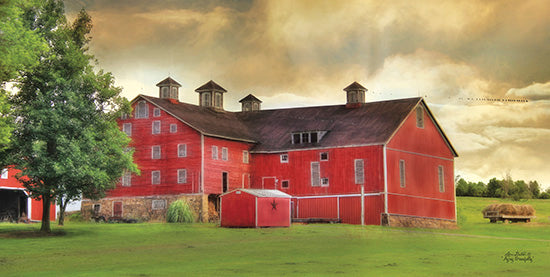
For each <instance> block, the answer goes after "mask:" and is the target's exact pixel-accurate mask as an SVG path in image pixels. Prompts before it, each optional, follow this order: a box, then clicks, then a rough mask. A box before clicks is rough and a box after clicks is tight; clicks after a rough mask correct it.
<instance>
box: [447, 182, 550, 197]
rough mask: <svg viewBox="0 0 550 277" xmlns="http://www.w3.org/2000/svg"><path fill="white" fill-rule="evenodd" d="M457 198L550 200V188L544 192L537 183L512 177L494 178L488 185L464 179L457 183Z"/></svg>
mask: <svg viewBox="0 0 550 277" xmlns="http://www.w3.org/2000/svg"><path fill="white" fill-rule="evenodd" d="M456 196H474V197H496V198H511V199H513V200H516V201H517V200H520V199H550V188H548V189H546V191H542V189H541V187H540V185H539V183H538V182H537V181H529V182H525V181H524V180H517V181H514V180H512V178H511V177H510V176H507V177H505V178H503V179H501V180H498V179H497V178H493V179H491V180H489V182H488V183H487V184H485V183H483V182H477V183H475V182H468V181H466V180H464V179H463V178H460V179H459V180H458V181H456Z"/></svg>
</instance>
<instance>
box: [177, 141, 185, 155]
mask: <svg viewBox="0 0 550 277" xmlns="http://www.w3.org/2000/svg"><path fill="white" fill-rule="evenodd" d="M185 157H187V144H185V143H181V144H178V158H185Z"/></svg>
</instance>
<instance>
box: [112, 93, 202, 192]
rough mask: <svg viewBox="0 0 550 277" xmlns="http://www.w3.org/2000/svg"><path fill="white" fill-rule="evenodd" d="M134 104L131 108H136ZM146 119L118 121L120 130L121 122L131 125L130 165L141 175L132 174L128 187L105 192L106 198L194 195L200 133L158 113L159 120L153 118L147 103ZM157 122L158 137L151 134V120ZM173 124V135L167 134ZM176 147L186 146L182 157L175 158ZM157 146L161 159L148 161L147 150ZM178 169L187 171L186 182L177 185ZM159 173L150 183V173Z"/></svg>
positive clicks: (133, 118) (196, 181) (199, 158)
mask: <svg viewBox="0 0 550 277" xmlns="http://www.w3.org/2000/svg"><path fill="white" fill-rule="evenodd" d="M138 102H139V101H136V102H135V103H134V105H133V106H135V105H137V103H138ZM147 107H148V108H149V117H148V118H138V119H136V118H135V117H130V118H128V119H127V120H119V126H120V128H122V125H123V124H124V123H131V124H132V135H131V138H132V142H131V144H130V146H131V147H133V148H134V150H135V152H134V162H135V163H136V164H137V165H138V167H139V169H140V171H141V175H140V176H138V175H134V174H133V175H132V180H131V186H129V187H125V186H122V184H121V183H119V184H117V189H116V190H112V191H110V192H109V196H140V195H166V194H178V193H197V192H199V189H200V173H201V171H200V169H201V143H200V141H201V139H200V133H199V132H197V131H196V130H194V129H192V128H191V127H189V126H187V125H186V124H184V123H182V122H181V121H179V120H178V119H176V118H174V117H172V116H171V115H169V114H167V113H166V112H164V111H162V110H161V112H160V116H159V117H154V116H153V105H151V104H150V103H147ZM157 120H159V121H160V122H161V127H160V134H152V125H153V121H157ZM171 124H176V125H177V132H175V133H171V132H170V125H171ZM178 144H186V148H187V155H186V157H178ZM154 145H160V146H161V158H160V159H152V157H151V147H152V146H154ZM178 169H186V170H187V182H186V183H184V184H178V172H177V171H178ZM155 170H158V171H160V176H161V180H160V184H158V185H152V184H151V175H152V171H155Z"/></svg>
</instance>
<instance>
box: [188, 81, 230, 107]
mask: <svg viewBox="0 0 550 277" xmlns="http://www.w3.org/2000/svg"><path fill="white" fill-rule="evenodd" d="M195 91H196V92H198V93H199V106H201V107H209V108H214V109H217V110H223V94H224V93H226V92H227V90H225V89H224V88H222V87H221V86H220V85H218V84H216V83H215V82H214V81H212V80H210V81H209V82H208V83H206V84H204V85H202V86H201V87H199V88H198V89H196V90H195Z"/></svg>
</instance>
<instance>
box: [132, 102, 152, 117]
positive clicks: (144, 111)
mask: <svg viewBox="0 0 550 277" xmlns="http://www.w3.org/2000/svg"><path fill="white" fill-rule="evenodd" d="M135 117H136V118H149V105H147V102H145V100H142V101H139V102H138V103H137V104H136V114H135Z"/></svg>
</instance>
